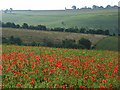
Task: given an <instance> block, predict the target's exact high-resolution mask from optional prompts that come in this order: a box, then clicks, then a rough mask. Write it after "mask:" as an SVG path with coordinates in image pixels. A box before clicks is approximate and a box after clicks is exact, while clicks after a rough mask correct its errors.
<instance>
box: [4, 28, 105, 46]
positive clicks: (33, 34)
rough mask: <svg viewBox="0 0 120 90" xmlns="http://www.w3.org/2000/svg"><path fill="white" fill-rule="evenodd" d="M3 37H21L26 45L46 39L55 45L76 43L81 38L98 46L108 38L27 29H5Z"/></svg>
mask: <svg viewBox="0 0 120 90" xmlns="http://www.w3.org/2000/svg"><path fill="white" fill-rule="evenodd" d="M2 36H3V37H10V36H14V37H19V38H21V39H22V41H23V42H25V43H31V42H33V41H35V42H37V43H40V42H41V43H42V42H43V40H44V39H48V40H52V41H54V43H57V42H62V40H65V39H74V40H76V41H78V40H80V39H81V38H83V37H84V38H87V39H89V40H90V41H91V42H92V44H93V45H94V44H96V43H97V42H98V41H99V40H101V39H103V38H105V37H107V36H104V35H92V34H81V33H69V32H54V31H38V30H37V31H36V30H27V29H13V28H3V30H2Z"/></svg>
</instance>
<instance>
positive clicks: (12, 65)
mask: <svg viewBox="0 0 120 90" xmlns="http://www.w3.org/2000/svg"><path fill="white" fill-rule="evenodd" d="M119 56H120V55H119ZM2 62H3V63H2V66H3V69H2V70H3V71H2V73H3V74H2V79H3V81H2V82H3V86H2V87H3V88H115V90H119V88H120V85H119V83H120V76H118V73H119V70H118V53H117V52H112V51H96V50H77V49H76V50H75V49H74V50H73V49H59V48H57V49H55V48H46V47H28V46H27V47H25V46H11V45H9V46H8V45H3V52H2ZM1 68H2V67H0V69H1Z"/></svg>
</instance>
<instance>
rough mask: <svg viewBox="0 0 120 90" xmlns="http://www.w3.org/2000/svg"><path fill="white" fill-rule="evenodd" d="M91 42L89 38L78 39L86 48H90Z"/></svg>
mask: <svg viewBox="0 0 120 90" xmlns="http://www.w3.org/2000/svg"><path fill="white" fill-rule="evenodd" d="M91 44H92V43H91V42H90V40H88V39H85V38H81V39H80V40H79V45H83V46H84V47H85V48H86V49H90V48H91Z"/></svg>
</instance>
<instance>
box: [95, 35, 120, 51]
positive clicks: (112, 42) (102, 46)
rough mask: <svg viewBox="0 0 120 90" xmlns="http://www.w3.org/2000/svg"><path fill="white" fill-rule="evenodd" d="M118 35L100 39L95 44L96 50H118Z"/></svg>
mask: <svg viewBox="0 0 120 90" xmlns="http://www.w3.org/2000/svg"><path fill="white" fill-rule="evenodd" d="M118 38H119V37H106V38H104V39H102V40H101V41H100V42H98V44H97V45H96V49H97V50H106V49H107V50H112V51H118V49H119V48H118V46H119V43H118V42H120V40H119V39H118Z"/></svg>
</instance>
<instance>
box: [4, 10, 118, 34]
mask: <svg viewBox="0 0 120 90" xmlns="http://www.w3.org/2000/svg"><path fill="white" fill-rule="evenodd" d="M2 19H3V22H8V21H9V22H14V23H16V24H20V25H22V24H23V23H24V22H25V23H28V24H29V25H38V24H42V25H46V26H47V27H50V28H52V27H65V28H68V27H75V26H77V27H79V28H81V27H85V28H101V29H104V30H105V29H109V30H110V31H111V32H113V31H114V32H117V27H118V24H117V21H118V10H117V9H112V10H111V9H105V10H53V11H49V10H48V11H47V10H46V11H44V10H38V11H37V10H36V11H35V10H34V11H13V13H3V14H2ZM62 22H64V25H63V24H62Z"/></svg>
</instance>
